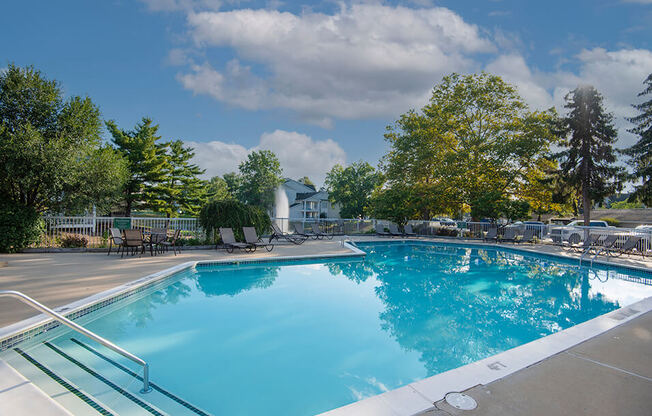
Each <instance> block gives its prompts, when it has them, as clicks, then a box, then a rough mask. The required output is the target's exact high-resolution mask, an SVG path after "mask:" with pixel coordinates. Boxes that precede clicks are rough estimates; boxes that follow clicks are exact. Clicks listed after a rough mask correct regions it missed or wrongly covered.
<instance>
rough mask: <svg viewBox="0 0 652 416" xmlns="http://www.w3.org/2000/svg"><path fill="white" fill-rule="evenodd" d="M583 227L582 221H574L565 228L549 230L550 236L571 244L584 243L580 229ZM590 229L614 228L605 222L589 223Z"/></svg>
mask: <svg viewBox="0 0 652 416" xmlns="http://www.w3.org/2000/svg"><path fill="white" fill-rule="evenodd" d="M583 226H584V221H582V220H575V221H572V222H570V223H569V224H568V225H566V226H562V227H555V228H552V229H551V230H550V235H551V236H552V237H553V240H554V237H556V236H559V237H560V238H561V240H563V241H568V242H569V243H571V244H577V243H579V242H581V241H584V229H583V228H580V227H583ZM589 226H590V227H603V228H615V227H612V226H611V225H609V224H607V222H606V221H597V220H596V221H591V222H590V223H589Z"/></svg>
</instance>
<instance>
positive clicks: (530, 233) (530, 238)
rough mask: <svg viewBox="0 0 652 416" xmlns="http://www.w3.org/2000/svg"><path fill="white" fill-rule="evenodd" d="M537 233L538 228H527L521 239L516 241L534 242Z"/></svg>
mask: <svg viewBox="0 0 652 416" xmlns="http://www.w3.org/2000/svg"><path fill="white" fill-rule="evenodd" d="M536 234H537V232H536V230H532V229H526V230H525V231H523V236H522V237H521V238H520V239H518V240H516V242H517V243H519V244H521V243H531V244H534V237H535V236H536Z"/></svg>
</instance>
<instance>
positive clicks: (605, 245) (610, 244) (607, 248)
mask: <svg viewBox="0 0 652 416" xmlns="http://www.w3.org/2000/svg"><path fill="white" fill-rule="evenodd" d="M618 238H619V236H618V235H615V234H611V235H608V236H607V237H606V238H605V239H604V240H603V241H602V242H600V243H596V244H595V245H594V246H593V247H592V248H593V249H594V250H595V256H593V258H596V257H598V255H600V254H601V253H602V252H604V253H606V254H607V256H611V250H612V249H614V248H615V245H616V243H617V242H618Z"/></svg>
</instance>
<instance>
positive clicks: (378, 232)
mask: <svg viewBox="0 0 652 416" xmlns="http://www.w3.org/2000/svg"><path fill="white" fill-rule="evenodd" d="M376 235H377V236H379V237H391V236H392V234H391V233H388V232H386V231H385V227H384V226H383V225H381V224H378V223H377V224H376Z"/></svg>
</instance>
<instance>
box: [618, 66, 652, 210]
mask: <svg viewBox="0 0 652 416" xmlns="http://www.w3.org/2000/svg"><path fill="white" fill-rule="evenodd" d="M644 83H645V84H646V87H645V89H644V90H643V91H642V92H641V93H640V94H638V96H639V97H642V96H645V95H650V94H652V74H650V75H648V77H647V79H646V80H645V81H644ZM634 108H636V109H637V110H639V111H640V112H641V114H639V115H637V116H636V117H632V118H629V119H628V120H629V121H630V122H632V123H634V124H636V127H634V128H633V129H631V130H629V131H630V132H632V133H634V134H637V135H638V136H639V139H638V141H637V142H636V144H634V145H633V146H632V147H630V148H628V149H625V151H624V152H623V153H625V154H626V155H627V156H629V157H630V160H629V163H630V165H631V166H632V167H633V168H634V173H633V174H632V175H630V179H632V180H638V181H640V185H637V186H636V187H635V190H634V192H633V193H632V195H631V196H630V198H629V202H642V203H644V204H645V205H647V206H648V207H649V206H652V184H650V180H652V98H651V99H649V100H647V101H645V102H643V103H641V104H634Z"/></svg>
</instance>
